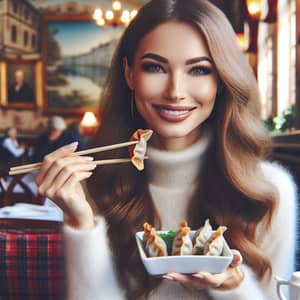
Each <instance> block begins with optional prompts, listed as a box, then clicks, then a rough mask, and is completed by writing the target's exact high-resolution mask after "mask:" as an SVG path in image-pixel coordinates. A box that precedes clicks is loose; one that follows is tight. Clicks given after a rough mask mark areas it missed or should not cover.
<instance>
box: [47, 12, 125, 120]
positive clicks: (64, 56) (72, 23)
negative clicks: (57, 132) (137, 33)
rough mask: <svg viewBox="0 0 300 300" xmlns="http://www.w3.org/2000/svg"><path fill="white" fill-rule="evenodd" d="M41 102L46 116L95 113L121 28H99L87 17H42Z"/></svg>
mask: <svg viewBox="0 0 300 300" xmlns="http://www.w3.org/2000/svg"><path fill="white" fill-rule="evenodd" d="M43 28H44V30H45V32H44V34H43V36H44V37H45V39H44V42H43V46H42V51H43V57H44V59H45V62H44V66H45V67H44V75H45V84H44V99H45V107H44V108H45V111H46V112H48V113H60V114H61V113H63V114H82V113H83V112H85V111H87V110H89V111H94V112H96V111H97V110H98V106H99V101H100V95H101V91H102V87H103V84H104V82H105V79H106V76H107V73H108V68H109V66H110V62H111V58H112V55H113V52H114V50H115V47H116V44H117V42H118V39H119V38H120V35H121V33H122V31H123V28H122V27H113V26H110V27H105V28H102V27H99V26H97V25H96V24H95V22H94V20H93V19H91V17H90V16H87V17H84V16H80V17H78V16H52V15H51V16H45V18H44V25H43Z"/></svg>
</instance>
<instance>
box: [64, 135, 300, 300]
mask: <svg viewBox="0 0 300 300" xmlns="http://www.w3.org/2000/svg"><path fill="white" fill-rule="evenodd" d="M208 140H209V138H208V137H203V138H202V139H201V140H200V141H198V142H197V143H196V144H194V145H193V146H191V147H190V148H188V149H186V150H184V151H180V152H163V151H159V150H157V149H153V148H151V147H148V151H147V153H148V155H149V157H151V160H149V161H148V162H147V165H146V171H147V174H148V178H149V189H150V192H151V195H152V198H153V201H154V203H155V206H156V207H157V209H158V211H159V212H160V214H161V215H160V216H161V219H162V225H163V229H176V228H177V226H178V221H179V220H180V219H183V218H186V203H187V201H186V200H187V199H188V198H189V196H190V195H191V193H192V192H193V189H194V183H195V179H196V176H197V174H198V171H199V167H201V162H202V161H203V159H205V150H206V148H207V145H208V143H209V142H208ZM262 169H263V173H264V175H265V177H266V178H267V179H268V180H269V181H270V182H272V183H273V184H274V185H275V186H276V187H277V188H278V189H279V193H280V202H279V206H278V209H277V210H276V212H275V215H274V218H273V222H272V225H271V230H270V232H268V233H267V234H260V232H261V231H262V230H261V228H259V229H258V236H261V244H262V248H263V251H264V253H265V254H266V256H267V257H269V258H270V259H271V263H272V269H273V273H274V274H276V275H280V276H281V277H284V278H289V277H290V275H291V273H292V272H293V270H294V263H295V261H294V260H295V247H296V245H295V243H296V211H297V209H296V208H297V207H296V186H295V184H294V182H293V180H292V179H291V176H290V175H289V174H288V172H287V171H286V170H284V169H283V168H282V167H281V166H279V165H276V164H271V163H268V162H263V163H262ZM254 188H255V187H254ZM64 233H65V242H66V260H67V277H68V300H102V299H105V300H109V299H112V300H118V299H125V297H124V291H123V290H122V288H121V287H120V286H119V284H118V281H117V279H116V275H115V271H114V266H113V263H112V260H111V252H110V249H109V246H108V243H107V236H106V224H105V220H104V219H103V218H101V217H96V226H95V227H94V228H93V229H92V230H84V231H78V230H75V229H73V228H70V227H68V226H65V228H64ZM242 267H243V271H244V273H245V279H244V281H243V282H242V284H241V285H240V286H239V287H238V288H236V289H234V290H230V291H217V290H212V289H210V290H208V291H202V292H201V291H200V292H195V291H190V290H187V289H186V288H184V287H183V286H182V285H181V284H179V283H176V282H172V281H169V280H163V282H162V284H161V285H160V286H159V287H158V289H156V290H155V291H153V293H152V294H151V296H150V299H151V300H156V299H157V300H158V299H159V300H168V299H170V300H171V299H172V300H175V299H178V300H179V299H182V300H183V299H184V300H186V299H189V300H193V299H198V300H208V299H215V300H253V299H255V300H275V299H277V296H276V288H275V282H274V280H272V281H271V283H269V282H268V283H261V282H259V281H257V280H256V278H255V274H254V272H253V271H252V270H251V269H250V268H249V267H247V266H246V265H243V266H242Z"/></svg>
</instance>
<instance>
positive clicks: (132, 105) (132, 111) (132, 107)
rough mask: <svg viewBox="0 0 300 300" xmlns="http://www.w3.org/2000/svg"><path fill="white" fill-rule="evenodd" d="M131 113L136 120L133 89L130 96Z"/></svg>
mask: <svg viewBox="0 0 300 300" xmlns="http://www.w3.org/2000/svg"><path fill="white" fill-rule="evenodd" d="M130 113H131V118H132V120H133V121H134V119H135V116H134V90H132V91H131V97H130Z"/></svg>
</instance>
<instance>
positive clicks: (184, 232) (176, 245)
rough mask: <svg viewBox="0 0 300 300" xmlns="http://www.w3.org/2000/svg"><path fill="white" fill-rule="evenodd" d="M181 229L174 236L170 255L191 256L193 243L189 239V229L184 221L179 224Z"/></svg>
mask: <svg viewBox="0 0 300 300" xmlns="http://www.w3.org/2000/svg"><path fill="white" fill-rule="evenodd" d="M179 226H180V227H181V228H180V229H179V230H178V231H177V232H176V234H175V236H174V240H173V244H172V255H191V254H192V251H193V242H192V240H191V238H190V231H191V229H190V227H188V226H187V222H186V221H182V222H180V223H179Z"/></svg>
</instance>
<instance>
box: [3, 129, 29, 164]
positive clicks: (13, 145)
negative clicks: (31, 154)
mask: <svg viewBox="0 0 300 300" xmlns="http://www.w3.org/2000/svg"><path fill="white" fill-rule="evenodd" d="M17 136H18V131H17V129H16V128H15V127H10V128H8V129H7V131H6V134H5V136H4V138H3V139H2V143H1V147H2V149H1V152H0V156H1V161H5V162H10V161H11V160H13V159H15V158H19V157H21V156H22V155H23V154H24V153H25V150H26V148H25V144H22V143H20V144H19V142H18V140H17Z"/></svg>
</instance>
